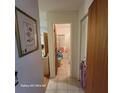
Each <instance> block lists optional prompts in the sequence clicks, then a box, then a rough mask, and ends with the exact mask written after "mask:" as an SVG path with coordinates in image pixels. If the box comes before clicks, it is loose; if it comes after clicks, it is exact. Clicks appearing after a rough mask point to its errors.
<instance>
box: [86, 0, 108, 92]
mask: <svg viewBox="0 0 124 93" xmlns="http://www.w3.org/2000/svg"><path fill="white" fill-rule="evenodd" d="M107 9H108V1H107V0H94V2H93V3H92V5H91V6H90V8H89V13H88V48H87V65H88V68H87V81H86V93H108V17H107V16H108V10H107Z"/></svg>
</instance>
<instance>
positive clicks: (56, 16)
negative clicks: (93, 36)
mask: <svg viewBox="0 0 124 93" xmlns="http://www.w3.org/2000/svg"><path fill="white" fill-rule="evenodd" d="M47 18H48V19H47V22H48V35H49V38H48V39H49V51H50V53H49V59H50V71H51V72H50V76H51V77H54V76H55V63H54V62H55V59H54V58H55V51H54V33H53V24H63V23H70V24H71V27H72V28H71V46H72V47H71V50H72V51H71V60H72V62H71V63H72V65H71V76H72V77H73V78H77V79H78V78H79V73H77V71H78V69H79V65H78V63H79V62H78V61H79V60H78V56H79V55H78V54H79V53H78V52H79V51H77V50H78V45H79V42H78V41H79V40H78V35H79V30H78V12H49V13H48V14H47Z"/></svg>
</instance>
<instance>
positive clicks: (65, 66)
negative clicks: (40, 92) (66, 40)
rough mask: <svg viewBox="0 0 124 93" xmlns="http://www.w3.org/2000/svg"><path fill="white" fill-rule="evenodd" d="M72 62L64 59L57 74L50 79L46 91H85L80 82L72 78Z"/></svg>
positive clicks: (75, 92) (52, 92) (48, 92)
mask: <svg viewBox="0 0 124 93" xmlns="http://www.w3.org/2000/svg"><path fill="white" fill-rule="evenodd" d="M69 69H70V64H69V63H68V62H67V61H65V60H64V61H63V62H62V64H61V66H60V67H59V68H58V72H57V76H56V77H55V78H54V79H50V80H49V83H48V86H47V88H46V92H45V93H84V90H83V89H81V88H80V82H79V81H78V80H74V79H71V78H70V70H69Z"/></svg>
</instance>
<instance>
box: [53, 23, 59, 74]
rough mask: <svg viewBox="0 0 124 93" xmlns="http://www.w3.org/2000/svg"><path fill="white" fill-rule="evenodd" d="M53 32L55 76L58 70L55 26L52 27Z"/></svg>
mask: <svg viewBox="0 0 124 93" xmlns="http://www.w3.org/2000/svg"><path fill="white" fill-rule="evenodd" d="M53 30H54V39H55V41H54V42H55V73H56V75H57V68H58V61H57V56H56V55H57V40H56V37H57V36H56V26H55V24H54V25H53Z"/></svg>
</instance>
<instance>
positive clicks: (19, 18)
mask: <svg viewBox="0 0 124 93" xmlns="http://www.w3.org/2000/svg"><path fill="white" fill-rule="evenodd" d="M15 34H16V41H17V47H18V54H19V57H22V56H25V55H27V54H29V53H32V52H33V51H36V50H37V49H38V33H37V21H36V20H35V19H34V18H33V17H31V16H30V15H28V14H27V13H25V12H23V11H22V10H20V9H19V8H17V7H15Z"/></svg>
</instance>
